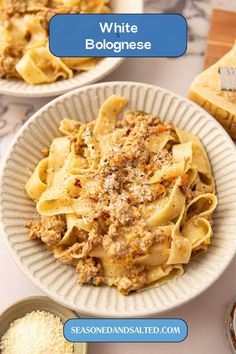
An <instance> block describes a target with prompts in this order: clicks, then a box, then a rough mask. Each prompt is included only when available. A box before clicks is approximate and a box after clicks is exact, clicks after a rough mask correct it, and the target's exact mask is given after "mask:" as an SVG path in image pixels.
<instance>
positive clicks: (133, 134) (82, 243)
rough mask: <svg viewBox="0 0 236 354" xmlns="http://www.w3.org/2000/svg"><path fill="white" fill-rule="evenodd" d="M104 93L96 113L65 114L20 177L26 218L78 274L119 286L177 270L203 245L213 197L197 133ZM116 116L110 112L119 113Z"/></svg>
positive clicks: (124, 289)
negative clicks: (30, 207) (31, 211)
mask: <svg viewBox="0 0 236 354" xmlns="http://www.w3.org/2000/svg"><path fill="white" fill-rule="evenodd" d="M126 103H127V100H126V99H124V98H122V97H118V96H111V97H110V98H109V99H107V100H106V101H105V102H104V103H103V105H102V106H101V108H100V110H99V115H98V118H97V120H95V121H92V122H89V123H87V124H83V123H81V122H79V121H75V120H70V119H68V118H65V119H63V120H62V121H61V124H60V131H61V132H62V133H63V134H64V135H63V136H62V137H57V138H55V139H54V140H53V142H52V144H51V146H50V148H49V149H48V151H46V153H45V155H46V156H45V158H44V159H42V160H41V161H40V162H39V164H38V165H37V167H36V168H35V170H34V172H33V174H32V175H31V177H30V179H29V180H28V182H27V184H26V192H27V194H28V195H29V197H30V198H32V199H33V200H34V201H35V203H36V208H37V212H38V213H39V216H40V218H39V219H37V220H31V221H29V222H27V227H28V228H29V237H30V238H31V239H40V240H41V241H42V242H44V243H45V244H46V245H47V247H48V249H49V250H50V251H52V252H53V253H54V255H55V257H56V258H57V259H58V260H60V261H61V262H63V263H66V264H71V265H74V266H75V267H76V272H78V282H79V283H80V284H85V283H89V284H94V285H102V284H106V285H108V286H116V287H117V288H118V290H119V291H120V292H121V293H123V294H128V293H129V292H131V291H133V290H141V289H144V288H147V287H153V286H159V285H161V284H163V283H165V282H167V281H169V280H172V279H174V278H176V277H178V276H180V275H182V274H183V272H184V268H183V266H184V265H185V264H187V263H189V261H190V259H191V257H192V256H193V255H195V254H198V253H201V252H202V251H207V248H208V246H209V244H210V242H211V236H212V227H211V223H212V221H211V220H212V213H213V211H214V209H215V208H216V205H217V199H216V196H215V187H214V179H213V176H212V172H211V167H210V163H209V160H208V157H207V154H206V152H205V149H204V147H203V146H202V144H201V142H200V140H199V139H198V138H197V137H196V136H195V135H193V134H192V133H189V132H187V131H183V130H181V129H179V128H177V127H175V126H173V125H172V124H171V123H169V122H164V123H162V122H161V121H160V119H159V118H158V117H156V116H153V115H150V114H147V113H145V112H134V113H133V112H129V111H127V112H125V113H124V114H123V115H122V111H123V109H124V107H125V105H126ZM120 115H122V117H121V118H120V119H119V116H120Z"/></svg>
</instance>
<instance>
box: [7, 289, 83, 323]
mask: <svg viewBox="0 0 236 354" xmlns="http://www.w3.org/2000/svg"><path fill="white" fill-rule="evenodd" d="M38 300H42V301H49V302H52V303H55V304H56V305H58V306H59V307H62V308H63V307H64V308H65V309H66V310H67V311H68V312H71V315H75V316H76V317H78V318H79V317H80V316H79V314H78V313H76V312H75V311H74V310H71V309H70V308H68V307H66V306H64V305H61V304H59V303H58V302H56V301H54V300H52V299H51V298H50V297H48V296H46V295H32V296H27V297H25V298H22V299H20V300H17V301H15V302H13V303H12V304H11V305H9V306H8V307H7V308H6V309H5V310H3V311H2V312H0V321H1V318H2V316H4V315H6V314H7V312H8V311H9V310H11V309H12V308H13V307H15V306H19V305H22V304H24V303H28V302H31V303H33V302H35V301H38Z"/></svg>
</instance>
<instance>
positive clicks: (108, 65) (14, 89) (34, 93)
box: [0, 0, 143, 97]
mask: <svg viewBox="0 0 236 354" xmlns="http://www.w3.org/2000/svg"><path fill="white" fill-rule="evenodd" d="M110 4H111V9H112V12H113V13H142V12H143V0H110ZM123 61H124V58H104V59H103V60H101V61H100V62H99V63H98V64H97V65H96V66H95V68H94V69H92V70H89V71H85V72H82V73H79V74H75V75H74V76H73V78H72V79H66V80H59V81H56V82H54V83H51V84H42V85H34V86H33V85H29V84H27V83H26V82H25V81H23V80H17V79H0V94H4V95H10V96H20V97H49V96H58V95H61V94H62V93H65V92H68V91H70V90H73V89H75V88H77V87H81V86H85V85H88V84H92V83H94V82H97V81H99V80H101V79H102V78H104V77H105V76H107V75H109V74H110V73H111V72H112V71H113V70H115V69H116V68H117V67H118V66H119V65H120V64H121V63H122V62H123Z"/></svg>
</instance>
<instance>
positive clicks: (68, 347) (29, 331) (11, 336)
mask: <svg viewBox="0 0 236 354" xmlns="http://www.w3.org/2000/svg"><path fill="white" fill-rule="evenodd" d="M77 317H78V315H77V314H76V313H75V312H73V311H71V310H69V309H67V308H66V307H63V306H61V305H59V304H57V303H56V302H54V301H52V300H51V299H49V298H48V297H46V296H33V297H29V298H27V299H24V300H22V301H19V302H17V303H15V304H14V305H12V306H11V307H9V308H8V309H7V310H6V311H4V312H3V313H2V314H1V316H0V353H1V354H9V353H11V354H52V353H57V354H71V353H74V354H86V353H87V343H70V342H68V341H67V340H66V339H65V338H64V336H63V324H64V323H65V322H66V321H67V320H68V319H70V318H77Z"/></svg>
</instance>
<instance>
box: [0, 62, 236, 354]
mask: <svg viewBox="0 0 236 354" xmlns="http://www.w3.org/2000/svg"><path fill="white" fill-rule="evenodd" d="M202 61H203V59H202V57H201V56H187V57H184V58H179V59H130V60H127V61H126V62H125V63H124V64H123V65H122V66H121V67H120V68H119V69H117V70H116V71H115V72H114V73H113V74H112V75H110V76H109V77H108V78H107V80H110V81H111V80H130V81H141V82H147V83H152V84H156V85H159V86H163V87H165V88H168V89H171V90H173V91H175V92H177V93H179V94H181V95H184V96H185V95H186V94H187V90H188V87H189V85H190V83H191V81H192V79H193V77H194V76H195V75H196V74H197V73H198V72H199V71H200V70H201V68H202ZM11 138H12V136H10V137H9V139H6V140H5V143H4V145H2V146H1V153H2V155H3V154H4V150H5V149H6V148H7V145H8V143H7V142H8V140H11ZM235 274H236V259H234V261H233V262H232V263H231V265H230V267H229V268H228V269H227V270H226V272H225V273H224V274H223V276H222V277H221V278H220V279H219V280H218V281H217V282H216V283H215V284H214V285H213V286H212V287H211V288H210V289H209V290H207V291H206V292H205V293H203V294H202V295H201V296H199V297H198V298H196V299H195V300H193V301H192V302H190V303H188V304H186V305H184V306H182V307H179V308H178V309H176V310H175V311H172V312H168V313H166V314H165V315H163V317H179V318H183V319H184V320H185V321H186V322H187V323H188V327H189V335H188V338H187V339H186V340H185V341H184V342H183V343H179V344H156V343H150V344H149V343H148V344H143V343H139V344H135V343H123V344H121V343H100V344H90V345H89V354H121V353H122V354H144V353H145V354H154V353H155V354H156V353H157V354H188V353H191V354H227V353H229V351H228V347H227V343H226V340H225V337H224V318H225V312H226V309H227V306H228V304H229V302H230V301H231V300H232V298H233V297H234V296H235V295H236V281H235V280H236V277H235ZM41 294H42V292H41V291H40V290H39V289H38V288H36V287H35V286H34V285H33V284H32V283H31V282H30V281H29V280H28V279H27V278H26V277H25V276H24V275H23V274H22V273H21V271H20V270H19V269H18V267H17V266H16V264H15V263H14V261H13V259H12V258H11V256H10V254H9V252H8V250H7V248H6V245H5V243H4V240H3V238H2V237H0V312H1V311H3V310H4V309H5V308H6V307H8V306H9V305H11V304H12V303H13V302H14V301H17V300H20V299H22V298H24V297H27V296H32V295H41ZM9 354H10V353H9ZM52 354H53V353H52Z"/></svg>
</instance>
